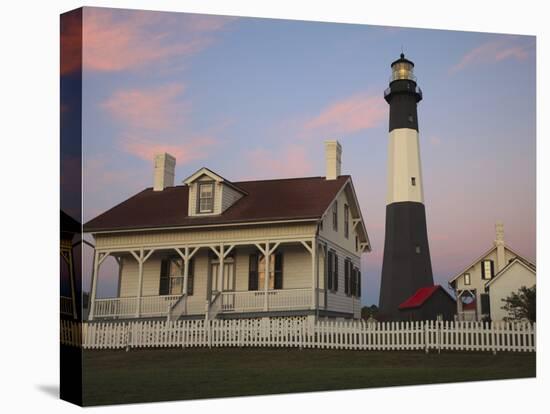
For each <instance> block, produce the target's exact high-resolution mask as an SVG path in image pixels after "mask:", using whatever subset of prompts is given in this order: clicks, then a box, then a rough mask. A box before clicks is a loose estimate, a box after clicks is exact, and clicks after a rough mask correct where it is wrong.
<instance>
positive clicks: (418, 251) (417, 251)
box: [416, 246, 420, 254]
mask: <svg viewBox="0 0 550 414" xmlns="http://www.w3.org/2000/svg"><path fill="white" fill-rule="evenodd" d="M416 254H420V246H416Z"/></svg>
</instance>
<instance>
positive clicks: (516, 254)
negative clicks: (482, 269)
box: [449, 245, 535, 286]
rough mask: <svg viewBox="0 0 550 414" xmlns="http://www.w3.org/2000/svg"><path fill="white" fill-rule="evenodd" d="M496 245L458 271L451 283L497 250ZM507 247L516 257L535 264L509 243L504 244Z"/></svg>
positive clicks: (531, 264)
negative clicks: (513, 248)
mask: <svg viewBox="0 0 550 414" xmlns="http://www.w3.org/2000/svg"><path fill="white" fill-rule="evenodd" d="M496 248H497V247H496V246H493V247H491V248H490V249H489V250H487V251H486V252H485V253H483V254H482V255H481V256H479V257H478V258H477V259H476V260H474V261H473V262H472V263H470V265H468V266H467V267H465V268H464V269H463V270H462V271H461V272H459V273H457V274H456V275H455V276H454V277H453V278H452V279H450V280H449V285H451V286H452V285H453V282H454V281H455V280H456V279H458V278H459V277H460V276H462V275H463V274H464V273H465V272H466V271H467V270H468V269H470V268H472V267H474V266H475V265H476V264H477V263H478V262H480V261H481V260H482V259H483V258H484V257H486V256H488V255H489V254H491V253H492V252H493V251H495V250H496ZM504 248H505V249H507V250H508V251H510V252H511V253H512V254H514V255H515V256H516V257H519V258H520V259H521V260H523V261H525V262H526V263H529V265H530V266H535V265H534V264H533V263H531V262H530V261H529V260H527V259H526V258H525V257H523V256H522V255H520V254H519V253H517V252H515V251H514V250H512V249H511V248H510V247H509V246H508V245H505V246H504Z"/></svg>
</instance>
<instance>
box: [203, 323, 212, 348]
mask: <svg viewBox="0 0 550 414" xmlns="http://www.w3.org/2000/svg"><path fill="white" fill-rule="evenodd" d="M204 325H205V326H204V334H205V335H206V340H207V342H208V348H212V321H211V320H210V319H205V321H204Z"/></svg>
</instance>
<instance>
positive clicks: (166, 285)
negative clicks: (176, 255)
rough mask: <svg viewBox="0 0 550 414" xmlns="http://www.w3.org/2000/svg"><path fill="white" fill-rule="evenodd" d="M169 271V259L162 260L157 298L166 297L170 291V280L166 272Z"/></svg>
mask: <svg viewBox="0 0 550 414" xmlns="http://www.w3.org/2000/svg"><path fill="white" fill-rule="evenodd" d="M169 269H170V259H162V261H161V262H160V284H159V296H162V295H168V293H169V290H170V278H169V277H168V272H169Z"/></svg>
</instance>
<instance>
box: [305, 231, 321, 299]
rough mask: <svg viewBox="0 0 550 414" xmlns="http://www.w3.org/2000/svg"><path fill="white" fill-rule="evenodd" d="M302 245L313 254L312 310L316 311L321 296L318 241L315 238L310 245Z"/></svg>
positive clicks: (306, 242) (306, 243)
mask: <svg viewBox="0 0 550 414" xmlns="http://www.w3.org/2000/svg"><path fill="white" fill-rule="evenodd" d="M301 243H302V245H303V246H304V247H305V248H306V250H307V251H308V252H309V253H310V254H311V309H313V310H316V309H317V307H318V306H317V304H318V300H319V295H318V293H317V291H318V290H317V288H318V287H319V286H318V280H319V279H318V277H317V267H318V263H317V239H316V238H315V237H314V238H313V239H311V241H310V242H309V243H311V245H310V244H309V243H308V241H302V242H301Z"/></svg>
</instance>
